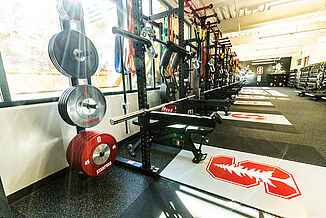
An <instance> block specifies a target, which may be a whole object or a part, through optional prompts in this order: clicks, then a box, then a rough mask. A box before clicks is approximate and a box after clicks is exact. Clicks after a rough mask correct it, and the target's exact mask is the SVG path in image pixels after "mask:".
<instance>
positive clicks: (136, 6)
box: [132, 0, 151, 170]
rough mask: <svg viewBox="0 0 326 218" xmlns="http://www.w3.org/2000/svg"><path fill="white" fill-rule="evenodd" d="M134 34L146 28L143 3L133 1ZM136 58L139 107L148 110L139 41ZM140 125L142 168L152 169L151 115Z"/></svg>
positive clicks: (136, 45)
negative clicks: (149, 127)
mask: <svg viewBox="0 0 326 218" xmlns="http://www.w3.org/2000/svg"><path fill="white" fill-rule="evenodd" d="M132 10H133V21H134V33H135V34H136V35H138V36H139V35H140V31H141V30H142V29H143V27H144V22H143V13H142V11H143V10H142V2H141V0H133V1H132ZM134 48H135V56H136V57H137V58H136V73H137V87H138V105H139V109H145V108H148V104H147V88H146V72H145V46H144V44H142V43H139V42H137V41H135V42H134ZM139 125H140V140H141V142H140V145H141V153H142V168H144V169H147V170H150V169H151V159H150V135H149V129H148V126H149V115H148V113H145V114H143V115H141V116H139Z"/></svg>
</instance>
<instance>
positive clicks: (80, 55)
mask: <svg viewBox="0 0 326 218" xmlns="http://www.w3.org/2000/svg"><path fill="white" fill-rule="evenodd" d="M48 52H49V56H50V59H51V61H52V63H53V65H54V66H55V67H56V69H57V70H58V71H59V72H60V73H62V74H63V75H65V76H68V77H72V78H78V79H86V78H87V77H91V76H92V75H93V74H94V73H95V72H96V70H97V68H98V64H99V62H98V59H99V58H98V53H97V50H96V48H95V46H94V44H93V43H92V42H91V40H89V39H88V38H87V37H86V36H85V35H84V34H82V33H80V32H77V31H75V30H65V31H62V32H60V33H58V34H55V35H54V36H52V38H51V39H50V42H49V46H48Z"/></svg>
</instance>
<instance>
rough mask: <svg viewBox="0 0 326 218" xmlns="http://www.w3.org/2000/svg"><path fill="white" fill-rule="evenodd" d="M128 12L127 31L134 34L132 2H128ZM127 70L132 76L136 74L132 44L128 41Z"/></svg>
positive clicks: (129, 0) (130, 0)
mask: <svg viewBox="0 0 326 218" xmlns="http://www.w3.org/2000/svg"><path fill="white" fill-rule="evenodd" d="M128 10H129V28H128V31H129V32H131V33H133V32H134V20H133V16H132V15H133V14H132V0H128ZM127 70H128V71H129V72H131V73H133V74H136V62H135V48H134V46H133V42H132V41H131V40H129V53H128V57H127Z"/></svg>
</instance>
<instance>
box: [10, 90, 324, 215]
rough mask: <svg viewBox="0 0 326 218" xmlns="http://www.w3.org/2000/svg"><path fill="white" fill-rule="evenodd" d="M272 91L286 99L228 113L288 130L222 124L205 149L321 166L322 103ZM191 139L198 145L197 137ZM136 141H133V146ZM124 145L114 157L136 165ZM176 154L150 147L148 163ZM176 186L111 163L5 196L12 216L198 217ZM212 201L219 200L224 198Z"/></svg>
mask: <svg viewBox="0 0 326 218" xmlns="http://www.w3.org/2000/svg"><path fill="white" fill-rule="evenodd" d="M273 90H277V91H279V92H281V93H283V94H286V95H288V98H289V99H290V100H288V101H284V100H278V99H271V100H265V101H270V102H272V103H273V105H274V106H273V107H264V106H242V105H233V106H232V108H231V111H236V112H250V113H252V112H254V113H262V114H282V115H284V116H285V117H286V119H287V120H288V121H290V122H291V123H292V126H286V127H284V126H283V127H280V126H279V125H275V124H262V123H249V122H237V121H233V120H224V122H223V124H222V125H220V126H219V127H217V128H216V129H215V130H214V132H213V133H211V134H210V135H208V137H207V139H208V142H207V143H205V144H208V145H212V146H216V147H220V148H226V149H231V150H237V151H242V152H247V153H253V154H258V155H263V156H269V157H274V158H281V159H286V160H292V161H297V162H302V163H307V164H313V165H318V166H323V167H325V166H326V160H325V158H326V146H325V143H326V134H325V130H326V116H325V114H326V105H325V102H316V101H313V100H309V99H308V98H306V97H299V96H297V94H296V93H295V92H294V89H290V88H273ZM194 140H195V141H196V142H199V141H200V137H195V138H194ZM135 141H136V139H133V141H132V142H135ZM127 144H128V143H126V144H125V145H121V146H120V147H119V155H120V156H122V157H126V158H129V159H134V160H138V161H139V160H140V153H138V154H137V157H136V158H130V156H129V155H128V147H127ZM138 152H139V151H138ZM178 152H179V150H178V149H175V148H169V147H165V146H161V145H153V146H152V156H151V160H152V164H153V165H155V166H157V167H159V168H160V169H161V170H163V169H164V167H165V166H167V165H168V163H169V162H170V161H172V160H173V158H174V157H175V156H176V155H177V154H178ZM181 187H182V185H180V184H177V183H175V182H172V181H169V180H166V179H164V178H152V177H149V176H146V175H144V174H143V173H141V172H137V171H134V170H131V169H129V168H126V167H123V166H120V165H118V164H115V165H114V166H113V167H112V168H111V169H110V170H109V171H108V172H107V173H105V174H104V175H102V176H100V177H91V178H86V179H80V178H79V176H78V172H77V171H74V170H70V169H66V170H64V173H61V174H60V176H57V178H56V179H53V180H51V181H50V182H47V183H46V184H45V185H43V186H42V187H41V188H38V189H36V190H35V191H34V192H32V193H31V194H29V195H27V196H25V197H23V198H21V199H19V200H16V201H14V199H13V198H10V197H9V201H11V204H10V206H11V211H12V214H13V216H14V217H194V216H197V215H195V214H192V213H190V211H189V208H187V207H186V206H185V205H184V203H183V202H182V200H181V199H180V198H179V195H177V194H176V193H177V192H184V189H182V188H181ZM196 191H198V190H196ZM193 195H194V194H193ZM210 197H212V196H210ZM201 198H202V197H198V196H197V197H195V199H197V200H198V201H200V200H203V199H201ZM214 198H216V199H220V200H223V197H221V198H219V197H216V196H214ZM224 200H225V199H224ZM205 201H207V202H210V201H208V200H205ZM211 204H212V205H214V206H215V207H220V208H222V209H223V210H224V211H226V212H225V213H228V214H229V215H230V214H233V215H234V216H240V217H258V214H257V216H256V215H252V214H251V213H244V212H242V211H240V210H237V209H235V208H234V207H233V206H226V204H217V203H216V202H215V201H214V202H213V201H211ZM194 206H196V204H194ZM198 210H200V208H198ZM203 213H204V211H203ZM230 216H231V215H230ZM213 217H214V216H213ZM221 217H223V216H221ZM225 217H226V216H225ZM232 217H233V216H232Z"/></svg>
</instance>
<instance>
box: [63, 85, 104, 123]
mask: <svg viewBox="0 0 326 218" xmlns="http://www.w3.org/2000/svg"><path fill="white" fill-rule="evenodd" d="M58 110H59V113H60V116H61V117H62V119H63V120H64V121H65V122H66V123H68V124H70V125H74V126H80V127H84V128H90V127H94V126H96V125H97V124H99V123H100V122H101V121H102V120H103V117H104V115H105V112H106V101H105V98H104V95H103V94H102V92H101V91H100V90H99V89H97V88H96V87H94V86H91V85H80V86H76V87H70V88H68V89H66V90H65V91H64V92H63V94H62V95H61V97H60V99H59V104H58Z"/></svg>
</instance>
